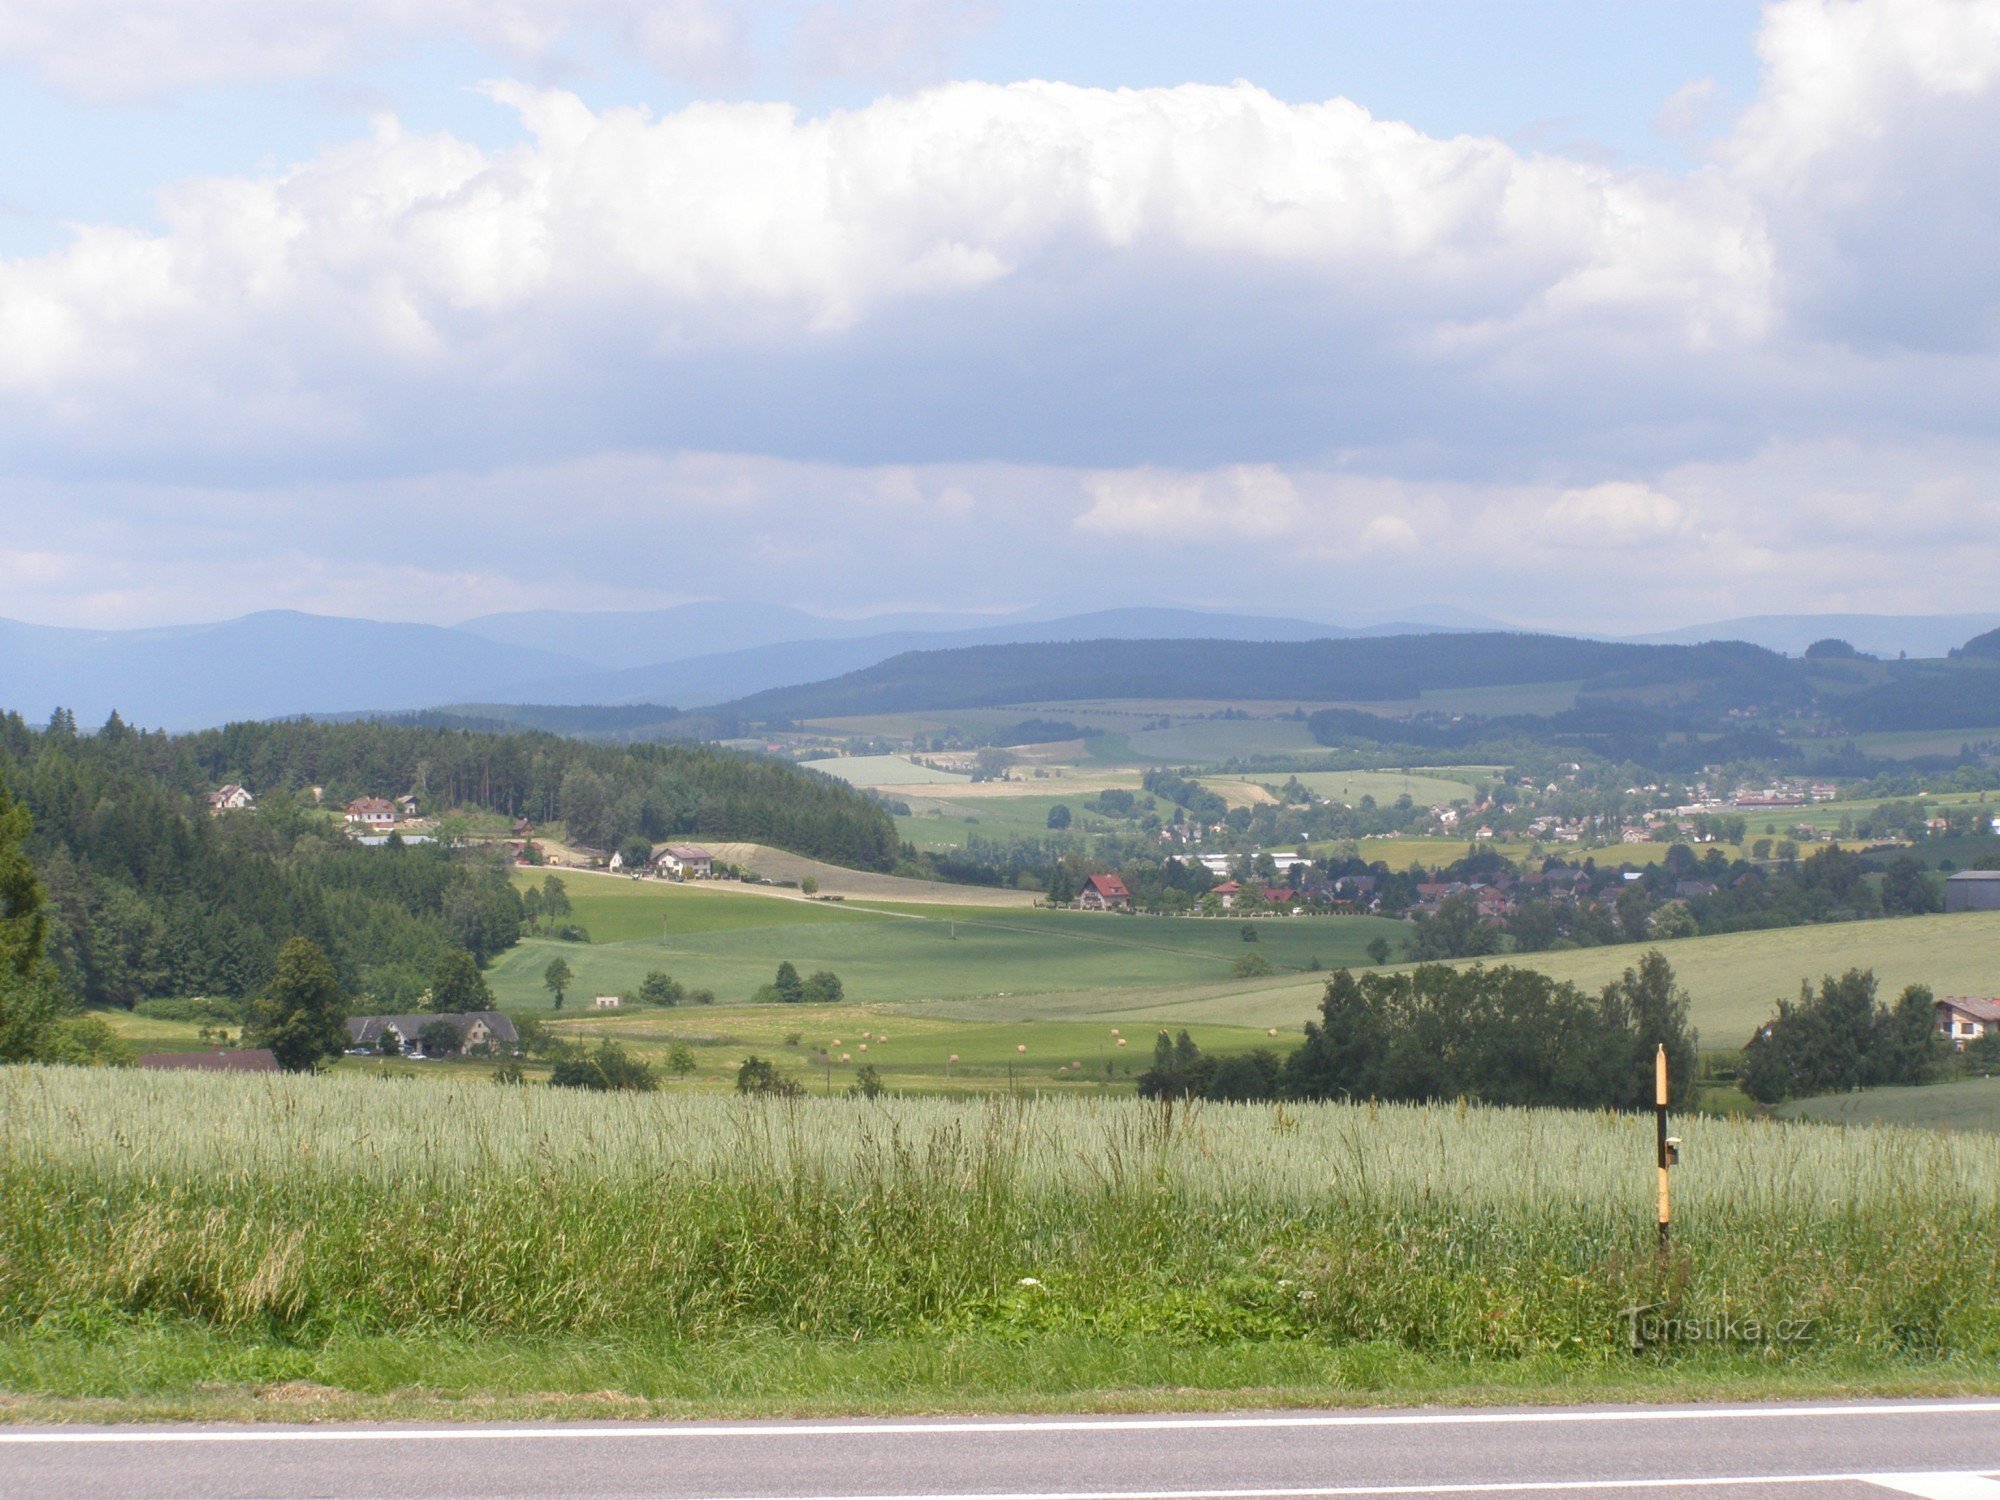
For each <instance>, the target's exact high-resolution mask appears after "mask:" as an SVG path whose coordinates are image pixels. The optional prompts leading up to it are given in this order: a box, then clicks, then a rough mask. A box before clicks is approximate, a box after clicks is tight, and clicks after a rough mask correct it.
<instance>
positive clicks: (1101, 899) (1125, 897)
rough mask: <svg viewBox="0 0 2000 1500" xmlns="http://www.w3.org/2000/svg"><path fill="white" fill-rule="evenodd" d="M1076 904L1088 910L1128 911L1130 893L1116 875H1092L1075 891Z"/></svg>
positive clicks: (1130, 905)
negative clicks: (1081, 887) (1079, 889)
mask: <svg viewBox="0 0 2000 1500" xmlns="http://www.w3.org/2000/svg"><path fill="white" fill-rule="evenodd" d="M1076 904H1077V905H1078V906H1081V907H1083V908H1085V909H1086V910H1089V911H1129V910H1131V907H1132V893H1131V892H1130V891H1128V890H1126V889H1125V882H1124V881H1122V880H1120V879H1119V878H1118V877H1117V876H1116V875H1093V876H1091V877H1090V879H1088V880H1086V881H1084V883H1083V889H1082V890H1081V891H1079V892H1077V897H1076Z"/></svg>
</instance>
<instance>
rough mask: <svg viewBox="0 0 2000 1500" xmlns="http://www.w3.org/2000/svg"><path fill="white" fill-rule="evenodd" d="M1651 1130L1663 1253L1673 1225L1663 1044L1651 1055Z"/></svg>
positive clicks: (1670, 1158)
mask: <svg viewBox="0 0 2000 1500" xmlns="http://www.w3.org/2000/svg"><path fill="white" fill-rule="evenodd" d="M1653 1132H1654V1136H1655V1138H1656V1142H1657V1145H1658V1147H1659V1158H1660V1252H1661V1254H1665V1253H1666V1249H1667V1238H1668V1236H1669V1235H1670V1234H1671V1233H1672V1225H1673V1210H1672V1207H1671V1205H1670V1202H1669V1199H1668V1194H1667V1168H1668V1167H1670V1166H1672V1165H1673V1148H1672V1146H1671V1145H1669V1143H1668V1141H1667V1049H1666V1047H1665V1046H1664V1045H1662V1046H1661V1047H1660V1049H1659V1051H1658V1052H1656V1053H1655V1054H1654V1056H1653Z"/></svg>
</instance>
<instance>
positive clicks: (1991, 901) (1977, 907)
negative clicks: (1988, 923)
mask: <svg viewBox="0 0 2000 1500" xmlns="http://www.w3.org/2000/svg"><path fill="white" fill-rule="evenodd" d="M1944 909H1945V910H1946V911H2000V870H1960V871H1959V872H1958V873H1957V874H1956V875H1953V876H1951V877H1949V878H1948V879H1947V880H1946V881H1945V883H1944Z"/></svg>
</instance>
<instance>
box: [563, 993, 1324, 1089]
mask: <svg viewBox="0 0 2000 1500" xmlns="http://www.w3.org/2000/svg"><path fill="white" fill-rule="evenodd" d="M553 1024H554V1025H555V1027H556V1028H557V1030H558V1031H559V1032H560V1033H561V1034H562V1035H564V1036H569V1037H573V1038H577V1039H582V1040H593V1039H595V1038H598V1037H606V1038H609V1039H611V1040H613V1041H616V1042H617V1043H618V1044H619V1045H620V1046H623V1047H625V1048H627V1049H628V1050H629V1051H630V1052H632V1053H633V1054H634V1055H635V1056H637V1057H640V1058H642V1059H644V1060H645V1061H648V1062H652V1063H656V1064H657V1063H660V1062H662V1061H664V1059H665V1057H666V1054H667V1051H668V1049H669V1048H670V1047H672V1046H673V1045H674V1044H675V1043H680V1044H682V1045H684V1046H686V1047H687V1048H688V1049H689V1050H690V1051H691V1052H692V1053H693V1054H694V1057H695V1063H696V1072H695V1073H694V1074H692V1075H691V1076H690V1078H689V1080H688V1081H687V1084H685V1085H682V1084H678V1083H677V1084H676V1085H675V1087H694V1088H700V1089H710V1090H723V1091H728V1090H732V1089H733V1088H734V1087H735V1080H736V1070H737V1068H738V1067H739V1066H740V1065H741V1064H742V1062H743V1060H744V1059H745V1058H746V1057H747V1056H749V1055H750V1054H751V1053H755V1054H756V1055H757V1056H759V1057H762V1058H765V1059H767V1060H769V1061H771V1062H773V1063H774V1064H776V1066H777V1067H778V1069H779V1071H780V1072H781V1073H784V1074H787V1075H789V1076H790V1077H792V1078H793V1079H794V1080H795V1081H796V1082H798V1083H799V1084H800V1085H801V1086H803V1087H804V1088H805V1089H806V1090H807V1092H809V1093H813V1094H844V1093H846V1092H847V1091H848V1089H849V1088H850V1087H851V1086H852V1085H853V1083H854V1081H855V1078H856V1075H857V1074H858V1072H859V1071H860V1069H861V1068H862V1067H863V1066H864V1065H868V1066H873V1067H874V1068H875V1070H876V1071H877V1073H878V1074H879V1075H880V1076H881V1079H882V1082H883V1083H884V1085H885V1086H887V1087H888V1088H890V1089H893V1090H896V1091H898V1092H906V1093H987V1092H994V1091H1001V1090H1009V1089H1012V1090H1016V1091H1020V1092H1033V1093H1041V1092H1053V1093H1076V1092H1093V1093H1094V1092H1096V1091H1098V1090H1099V1089H1103V1088H1112V1089H1117V1090H1119V1091H1120V1092H1129V1091H1130V1089H1131V1087H1132V1084H1133V1082H1134V1080H1135V1079H1136V1078H1137V1076H1138V1075H1139V1074H1140V1073H1142V1072H1144V1071H1145V1070H1146V1069H1147V1068H1148V1067H1149V1066H1151V1064H1152V1060H1153V1043H1154V1038H1155V1036H1156V1035H1157V1033H1158V1028H1157V1027H1155V1026H1147V1025H1136V1026H1135V1025H1120V1024H1118V1023H1117V1022H1115V1021H1113V1020H1110V1019H1108V1018H1107V1019H1104V1020H1092V1021H1018V1022H1011V1023H991V1024H976V1023H967V1022H966V1021H964V1020H959V1019H954V1018H946V1017H941V1016H937V1015H934V1014H928V1013H925V1012H924V1011H921V1010H920V1011H917V1012H914V1013H912V1012H911V1011H909V1010H897V1009H895V1008H893V1007H889V1006H857V1005H846V1004H842V1005H834V1006H814V1005H796V1006H794V1005H739V1006H715V1007H712V1008H711V1007H708V1006H693V1007H690V1006H686V1005H682V1006H675V1007H671V1008H667V1009H659V1010H655V1009H652V1008H650V1007H649V1008H644V1009H638V1010H621V1011H619V1012H617V1013H616V1014H605V1013H602V1012H585V1013H582V1014H578V1015H575V1016H574V1017H569V1016H568V1014H567V1013H565V1019H562V1020H559V1021H556V1022H554V1023H553ZM1188 1029H1189V1031H1190V1032H1191V1033H1192V1035H1193V1038H1194V1041H1195V1043H1196V1045H1198V1046H1199V1047H1201V1048H1202V1050H1203V1051H1205V1052H1212V1053H1217V1054H1224V1053H1235V1052H1247V1051H1249V1050H1251V1049H1252V1048H1255V1047H1260V1046H1269V1047H1273V1048H1289V1047H1290V1045H1291V1044H1292V1041H1293V1039H1292V1038H1283V1039H1279V1040H1273V1039H1272V1038H1270V1037H1269V1036H1267V1035H1266V1034H1265V1033H1264V1032H1262V1031H1256V1030H1253V1029H1250V1028H1247V1027H1235V1026H1209V1025H1201V1024H1196V1025H1194V1026H1192V1027H1190V1028H1188ZM793 1036H797V1037H798V1038H799V1041H798V1042H797V1043H796V1044H794V1043H792V1042H791V1041H790V1040H789V1039H790V1038H791V1037H793ZM1121 1038H1122V1039H1123V1041H1124V1045H1123V1046H1121V1045H1119V1043H1120V1040H1121ZM954 1059H956V1061H954Z"/></svg>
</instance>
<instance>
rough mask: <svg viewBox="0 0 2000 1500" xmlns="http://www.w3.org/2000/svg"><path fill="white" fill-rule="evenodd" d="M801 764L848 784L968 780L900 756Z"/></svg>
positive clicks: (942, 783)
mask: <svg viewBox="0 0 2000 1500" xmlns="http://www.w3.org/2000/svg"><path fill="white" fill-rule="evenodd" d="M803 764H804V765H805V768H806V769H807V770H808V771H823V772H825V773H826V774H827V775H829V776H832V777H835V778H837V779H838V780H841V781H844V782H846V783H847V784H848V785H849V786H880V787H891V786H931V785H938V786H958V785H961V784H963V783H964V782H966V781H969V780H971V778H970V777H967V776H959V775H955V774H954V773H952V772H950V771H939V770H935V769H933V768H932V767H930V766H920V765H918V764H917V763H916V762H915V761H913V760H911V759H909V758H908V757H907V756H902V755H847V756H841V757H838V758H836V759H833V760H809V761H806V762H804V763H803Z"/></svg>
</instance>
